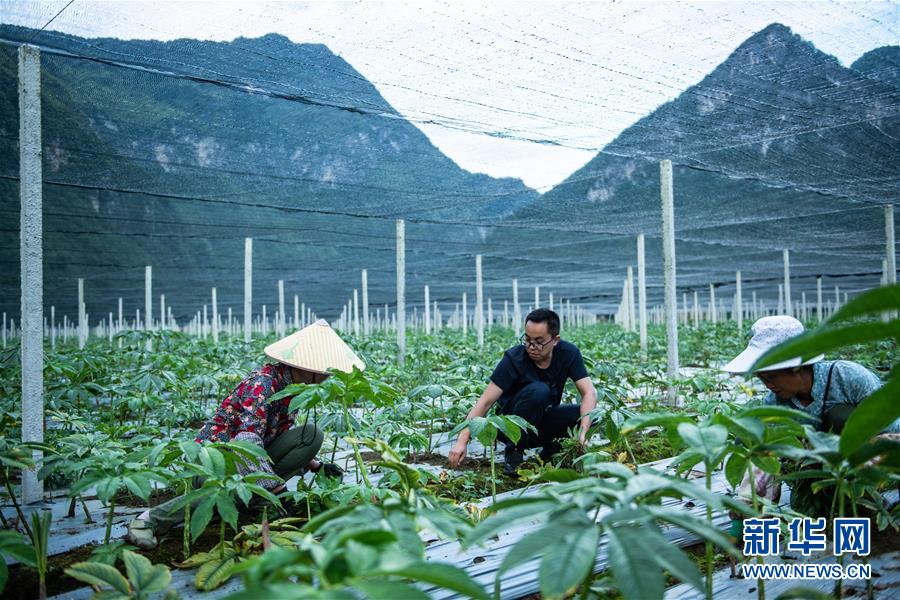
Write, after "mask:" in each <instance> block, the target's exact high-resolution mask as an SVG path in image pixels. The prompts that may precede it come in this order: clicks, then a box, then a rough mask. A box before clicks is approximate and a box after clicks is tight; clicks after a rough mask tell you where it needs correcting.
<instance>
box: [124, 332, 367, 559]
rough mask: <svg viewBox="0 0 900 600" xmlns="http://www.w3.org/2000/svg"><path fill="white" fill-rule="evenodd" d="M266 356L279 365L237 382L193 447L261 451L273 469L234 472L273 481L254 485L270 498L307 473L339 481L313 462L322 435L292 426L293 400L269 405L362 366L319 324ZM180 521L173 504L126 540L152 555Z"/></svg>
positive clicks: (135, 524) (249, 466) (138, 524)
mask: <svg viewBox="0 0 900 600" xmlns="http://www.w3.org/2000/svg"><path fill="white" fill-rule="evenodd" d="M265 354H266V356H268V357H269V358H271V359H274V360H276V361H277V362H276V363H270V364H265V365H263V366H262V367H260V368H258V369H255V370H254V371H252V372H251V373H250V374H249V375H248V376H247V377H246V378H245V379H244V380H243V381H241V383H239V384H238V386H237V387H236V388H235V389H234V390H233V391H232V392H231V393H230V394H229V395H228V396H227V397H226V398H225V399H224V400H223V401H222V404H221V405H220V406H219V408H218V409H217V410H216V412H215V413H214V414H213V415H212V416H211V417H210V418H209V419H208V420H207V421H206V423H205V424H204V425H203V427H202V428H201V429H200V431H199V432H198V433H197V436H196V441H197V442H205V441H210V442H228V441H244V442H251V443H254V444H258V445H259V446H262V447H263V448H265V450H266V452H267V453H268V455H269V458H270V459H271V463H269V462H265V461H264V462H259V463H243V464H239V465H238V469H239V471H240V472H241V473H243V474H247V473H257V472H263V473H272V474H273V475H275V476H277V477H278V478H274V477H273V478H272V479H260V480H259V481H257V483H258V484H259V485H260V486H262V487H264V488H266V489H268V490H270V491H272V492H273V493H278V492H281V491H283V490H284V484H283V483H281V480H284V481H287V480H288V479H290V478H291V477H294V476H295V475H302V474H304V473H306V472H310V471H311V472H314V473H319V472H321V473H322V474H323V475H325V476H327V477H339V476H340V475H341V474H342V471H341V470H340V468H338V467H337V466H336V465H333V464H323V463H321V462H319V461H318V460H316V458H315V456H316V453H317V452H318V451H319V448H320V447H321V446H322V439H323V434H322V432H321V431H320V430H319V429H318V428H317V427H316V426H315V425H314V424H312V423H304V424H303V425H297V424H296V420H297V414H296V412H291V411H290V410H288V409H289V406H290V403H291V397H285V398H282V399H281V400H277V401H275V402H269V401H268V399H269V398H271V397H272V396H274V395H275V394H276V393H278V392H279V391H281V390H283V389H284V388H286V387H287V386H289V385H291V384H292V383H305V384H316V383H321V382H323V381H325V379H327V378H328V376H329V374H328V369H335V370H338V371H345V372H350V371H351V370H352V369H353V367H357V368H359V369H365V364H364V363H363V362H362V360H360V359H359V357H358V356H356V354H355V353H354V352H353V350H351V349H350V347H349V346H347V344H346V343H344V341H343V340H342V339H341V338H340V337H339V336H338V335H337V333H335V332H334V330H332V329H331V327H329V325H328V323H326V322H325V321H323V320H319V321H317V322H315V323H313V324H312V325H309V326H308V327H305V328H303V329H301V330H300V331H297V332H295V333H293V334H291V335H289V336H287V337H285V338H283V339H281V340H278V341H277V342H275V343H273V344H271V345H269V346H267V347H266V349H265ZM183 520H184V509H183V503H181V502H178V499H177V498H176V499H174V500H170V501H169V502H165V503H163V504H160V505H159V506H157V507H154V508H152V509H150V510H148V511H144V513H142V514H141V515H139V516H138V518H137V519H135V520H134V521H132V522H131V524H130V525H129V526H128V534H127V536H126V537H127V539H128V541H130V542H131V543H132V544H134V545H135V546H138V547H140V548H144V549H151V548H154V547H156V545H157V536H160V535H163V534H165V533H166V532H167V531H169V530H170V529H171V528H172V527H174V526H175V525H178V524H181V523H182V521H183Z"/></svg>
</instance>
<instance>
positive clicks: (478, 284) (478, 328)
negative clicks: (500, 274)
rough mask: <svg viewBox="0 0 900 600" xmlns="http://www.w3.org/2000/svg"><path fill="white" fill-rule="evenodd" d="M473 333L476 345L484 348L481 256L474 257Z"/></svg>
mask: <svg viewBox="0 0 900 600" xmlns="http://www.w3.org/2000/svg"><path fill="white" fill-rule="evenodd" d="M475 332H476V333H477V334H478V345H479V346H484V289H483V288H482V281H481V255H480V254H478V255H476V256H475Z"/></svg>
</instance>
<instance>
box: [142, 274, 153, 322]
mask: <svg viewBox="0 0 900 600" xmlns="http://www.w3.org/2000/svg"><path fill="white" fill-rule="evenodd" d="M152 330H153V267H151V266H150V265H147V266H146V267H144V331H152Z"/></svg>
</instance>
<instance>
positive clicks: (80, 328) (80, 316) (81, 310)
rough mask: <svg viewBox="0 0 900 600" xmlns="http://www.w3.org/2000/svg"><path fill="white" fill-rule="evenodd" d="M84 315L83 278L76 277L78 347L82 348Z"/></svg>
mask: <svg viewBox="0 0 900 600" xmlns="http://www.w3.org/2000/svg"><path fill="white" fill-rule="evenodd" d="M84 321H85V315H84V279H83V278H81V277H79V278H78V348H79V349H82V348H84V342H85V339H84V338H85V336H84V332H85V329H86V327H85V324H84Z"/></svg>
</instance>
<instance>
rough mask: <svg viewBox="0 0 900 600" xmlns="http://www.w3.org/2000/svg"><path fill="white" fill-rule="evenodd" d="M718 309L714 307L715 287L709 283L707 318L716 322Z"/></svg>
mask: <svg viewBox="0 0 900 600" xmlns="http://www.w3.org/2000/svg"><path fill="white" fill-rule="evenodd" d="M718 312H719V311H718V310H717V309H716V287H715V286H714V285H713V284H709V320H710V321H712V322H713V323H717V322H718V320H719V319H718Z"/></svg>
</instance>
